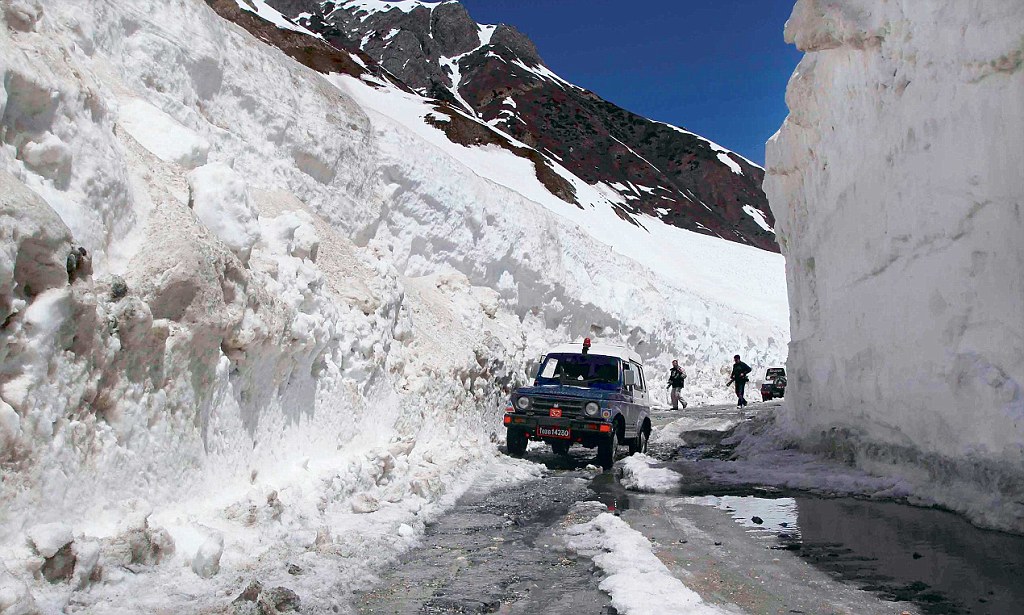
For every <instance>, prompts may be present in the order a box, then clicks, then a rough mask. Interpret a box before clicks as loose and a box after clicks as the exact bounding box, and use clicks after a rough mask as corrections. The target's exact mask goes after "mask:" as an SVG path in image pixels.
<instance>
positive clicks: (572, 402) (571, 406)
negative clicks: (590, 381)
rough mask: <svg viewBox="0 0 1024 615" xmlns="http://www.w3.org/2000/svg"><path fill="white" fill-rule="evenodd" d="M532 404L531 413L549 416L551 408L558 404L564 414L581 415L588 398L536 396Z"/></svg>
mask: <svg viewBox="0 0 1024 615" xmlns="http://www.w3.org/2000/svg"><path fill="white" fill-rule="evenodd" d="M532 402H533V403H532V404H531V406H530V414H539V415H542V416H548V414H549V413H550V412H551V409H552V408H554V407H555V405H558V407H559V408H561V409H562V416H566V417H568V416H581V415H582V414H583V405H584V404H586V403H587V402H586V400H581V399H558V398H554V397H534V398H533V399H532Z"/></svg>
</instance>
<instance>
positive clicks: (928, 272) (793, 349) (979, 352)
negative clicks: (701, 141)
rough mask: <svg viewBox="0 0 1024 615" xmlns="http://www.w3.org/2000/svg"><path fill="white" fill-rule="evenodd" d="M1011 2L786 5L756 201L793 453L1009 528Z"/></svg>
mask: <svg viewBox="0 0 1024 615" xmlns="http://www.w3.org/2000/svg"><path fill="white" fill-rule="evenodd" d="M1022 31H1024V5H1022V4H1021V3H1020V2H1019V1H1018V0H993V1H990V2H984V3H962V2H955V1H938V2H888V3H882V2H871V1H869V0H849V1H846V2H833V1H825V0H800V1H799V2H797V3H796V7H795V8H794V11H793V14H792V17H791V18H790V20H789V22H788V23H787V25H786V40H787V41H788V42H790V43H793V44H795V45H796V46H797V47H798V48H799V49H801V50H802V51H805V52H806V55H805V57H804V59H803V60H802V61H801V63H800V65H799V67H798V68H797V71H796V73H795V74H794V75H793V77H792V79H791V80H790V83H789V86H788V90H787V93H786V101H787V104H788V106H789V109H790V115H789V117H788V119H787V120H786V122H785V124H784V125H783V127H782V129H781V130H780V131H779V133H778V134H777V135H776V136H774V137H773V138H772V139H771V140H770V141H769V143H768V146H767V161H768V176H767V179H766V182H765V190H766V192H767V194H768V196H769V199H770V202H771V206H772V210H773V211H774V213H775V216H776V219H777V220H778V225H777V227H776V230H777V231H778V235H779V241H780V244H781V246H782V251H783V253H784V254H785V256H786V259H787V264H786V267H787V282H788V285H789V298H790V305H791V328H792V342H791V345H790V354H789V371H790V387H791V389H790V391H789V393H790V395H789V399H788V403H789V406H788V408H789V409H788V412H789V415H790V416H789V419H791V421H790V422H791V425H792V426H793V428H794V430H795V432H796V434H797V436H798V437H799V438H800V440H801V441H802V442H803V444H804V445H805V446H807V447H810V448H821V449H824V450H828V451H831V452H833V453H835V454H837V455H841V456H844V457H846V458H847V459H849V460H851V461H854V462H856V463H857V464H858V465H860V466H862V467H864V468H866V469H868V470H874V471H879V472H885V473H892V474H896V475H897V476H901V477H903V478H904V479H905V482H906V485H907V487H908V490H909V495H910V496H911V497H917V496H920V497H921V498H923V499H924V500H926V501H935V502H938V503H940V504H942V505H944V506H947V507H950V508H952V509H955V510H958V511H960V512H963V513H965V514H966V515H968V516H969V517H970V518H971V519H972V520H973V521H975V522H976V523H979V524H982V525H987V526H992V527H997V528H1001V529H1006V530H1012V531H1016V532H1024V455H1022V453H1024V393H1022V390H1021V387H1022V383H1024V337H1022V335H1024V240H1022V239H1021V237H1024V219H1022V215H1024V214H1022V211H1021V209H1022V204H1024V175H1022V172H1021V171H1022V169H1024V68H1022V61H1024V39H1022V38H1021V32H1022Z"/></svg>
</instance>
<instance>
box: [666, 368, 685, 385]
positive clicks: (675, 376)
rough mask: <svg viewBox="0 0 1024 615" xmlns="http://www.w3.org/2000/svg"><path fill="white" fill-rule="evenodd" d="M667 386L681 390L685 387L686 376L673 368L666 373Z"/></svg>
mask: <svg viewBox="0 0 1024 615" xmlns="http://www.w3.org/2000/svg"><path fill="white" fill-rule="evenodd" d="M668 385H669V386H670V387H672V388H674V389H681V388H683V387H684V386H686V374H684V373H683V370H682V369H681V368H678V367H673V368H672V369H671V370H669V372H668Z"/></svg>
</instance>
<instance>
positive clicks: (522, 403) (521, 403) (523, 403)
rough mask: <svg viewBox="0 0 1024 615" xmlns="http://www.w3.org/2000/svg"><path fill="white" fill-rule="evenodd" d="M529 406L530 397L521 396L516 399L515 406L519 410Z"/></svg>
mask: <svg viewBox="0 0 1024 615" xmlns="http://www.w3.org/2000/svg"><path fill="white" fill-rule="evenodd" d="M529 407H530V398H529V397H526V396H523V397H520V398H519V399H517V400H516V408H519V409H520V410H526V409H527V408H529Z"/></svg>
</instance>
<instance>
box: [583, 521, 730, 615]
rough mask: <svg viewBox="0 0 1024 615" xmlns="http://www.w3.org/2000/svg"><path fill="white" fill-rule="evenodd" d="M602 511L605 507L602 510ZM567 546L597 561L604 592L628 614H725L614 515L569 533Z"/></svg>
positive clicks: (616, 607)
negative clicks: (674, 574)
mask: <svg viewBox="0 0 1024 615" xmlns="http://www.w3.org/2000/svg"><path fill="white" fill-rule="evenodd" d="M601 508H603V506H601ZM566 543H567V544H568V546H569V548H571V549H573V550H574V551H576V552H577V553H579V554H580V555H585V556H587V557H590V558H593V560H594V563H595V564H597V565H598V566H599V567H600V568H601V569H602V570H603V571H604V572H605V574H606V575H607V576H606V577H605V578H604V579H603V580H602V581H601V585H600V588H601V590H602V591H605V592H607V593H608V594H609V595H610V596H611V597H612V606H613V607H615V609H616V610H617V611H618V612H619V613H623V614H624V615H648V614H650V613H658V614H659V615H703V614H707V615H712V614H722V613H726V612H728V611H724V610H722V609H720V608H718V607H715V606H712V605H709V604H706V603H705V602H704V601H703V600H702V599H701V597H700V595H699V594H697V593H696V592H695V591H693V590H691V589H689V588H688V587H686V586H685V585H683V582H682V581H680V580H679V579H677V578H676V577H674V576H672V573H671V572H669V570H668V568H666V567H665V564H663V563H662V562H661V560H659V559H658V558H657V556H655V555H654V552H653V551H652V550H651V543H650V541H649V540H648V539H647V538H646V537H645V536H644V535H643V534H641V533H640V532H638V531H636V530H634V529H633V528H631V527H629V525H628V524H627V523H626V522H625V521H623V520H622V519H620V518H618V517H616V516H615V515H613V514H611V513H602V514H600V515H598V516H597V517H595V518H594V519H593V520H592V521H590V522H588V523H582V524H579V525H573V526H570V527H569V528H568V529H566Z"/></svg>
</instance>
